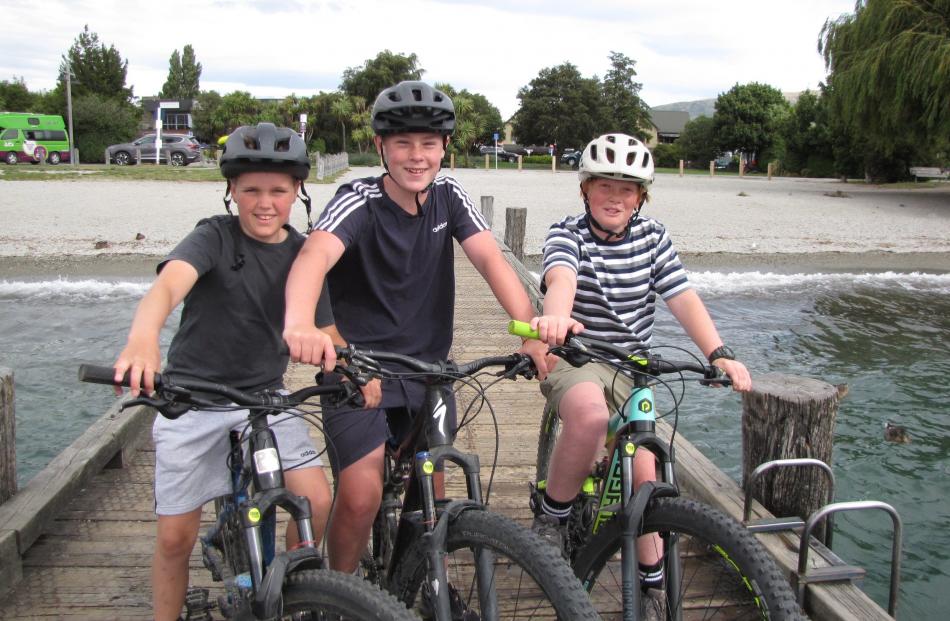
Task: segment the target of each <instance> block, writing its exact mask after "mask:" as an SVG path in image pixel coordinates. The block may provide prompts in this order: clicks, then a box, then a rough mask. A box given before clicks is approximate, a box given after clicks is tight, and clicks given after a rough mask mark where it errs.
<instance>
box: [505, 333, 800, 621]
mask: <svg viewBox="0 0 950 621" xmlns="http://www.w3.org/2000/svg"><path fill="white" fill-rule="evenodd" d="M509 331H510V332H512V333H513V334H517V335H518V336H522V337H525V338H538V335H537V333H536V332H534V331H532V330H531V329H530V326H528V324H525V323H523V322H512V324H511V325H510V326H509ZM551 353H552V354H555V355H557V356H559V357H561V358H563V359H564V360H565V361H566V362H567V363H569V364H571V365H573V366H576V367H579V366H582V365H584V364H589V363H600V364H606V365H609V366H610V367H612V368H613V369H615V371H616V374H617V377H618V378H620V377H621V376H624V377H626V378H629V380H630V381H632V388H631V390H630V395H629V397H628V398H627V400H626V401H625V402H624V403H623V404H622V405H621V406H620V407H619V408H618V409H617V411H615V412H613V413H612V414H611V417H610V421H609V424H608V431H607V447H608V454H607V456H605V457H603V459H602V460H600V461H598V462H597V463H596V464H594V465H593V468H592V470H591V473H590V475H589V476H588V477H587V479H586V481H585V483H584V485H583V487H582V490H581V493H580V494H578V496H577V497H576V499H575V501H574V504H573V506H572V508H571V515H570V518H569V520H568V525H567V533H566V539H567V542H566V550H565V553H566V555H567V557H568V558H569V559H570V562H571V566H572V567H573V568H574V573H575V574H576V575H577V577H578V578H579V579H580V580H581V582H582V583H583V584H584V587H585V588H586V589H587V590H588V592H589V593H590V596H591V600H592V602H593V603H594V605H595V606H596V608H597V610H598V612H600V614H601V615H603V616H604V618H608V619H609V618H623V619H637V618H638V617H639V614H640V596H641V590H640V584H639V578H638V574H637V545H636V544H637V538H638V537H640V536H642V535H649V534H652V533H655V534H657V535H658V536H659V541H660V542H661V545H662V549H661V550H660V551H659V552H660V557H661V559H662V563H663V570H664V576H665V585H664V588H665V594H664V596H665V609H666V614H667V618H668V619H676V620H678V619H707V618H716V617H718V618H724V619H747V618H748V619H796V620H797V619H804V618H805V617H804V616H803V614H802V612H801V610H800V608H799V607H798V604H797V603H796V600H795V595H794V593H793V592H792V590H791V586H790V585H789V583H788V581H787V580H786V579H785V577H784V576H783V574H782V573H781V571H780V570H779V569H778V567H777V566H776V565H775V562H774V561H773V560H772V559H771V557H770V556H769V555H768V553H767V552H766V550H765V549H764V548H763V547H762V545H761V544H760V543H759V542H758V540H756V539H755V537H754V536H752V535H751V534H750V533H749V532H748V531H747V530H746V529H745V528H744V527H743V526H742V524H740V523H739V522H738V521H736V520H734V519H733V518H731V517H729V516H727V515H725V514H724V513H722V512H720V511H719V510H717V509H714V508H713V507H710V506H708V505H705V504H702V503H699V502H696V501H694V500H691V499H687V498H682V497H680V496H679V489H678V487H677V484H676V478H675V472H674V462H675V457H674V452H673V442H672V439H671V440H670V442H669V443H668V444H667V443H666V442H664V441H663V440H662V439H661V438H660V437H658V436H657V434H656V409H655V402H654V394H653V386H654V385H656V386H660V387H662V388H663V389H665V390H667V391H669V393H670V394H671V395H672V398H673V401H674V404H675V405H674V407H673V409H672V412H673V413H674V414H675V413H676V412H677V406H678V404H679V402H680V401H681V399H682V396H683V394H682V388H683V386H684V384H683V383H684V382H685V381H686V378H685V377H684V375H683V374H684V373H687V372H689V373H695V374H697V375H698V376H699V381H700V383H702V384H706V385H709V384H721V385H726V384H728V383H729V379H728V378H726V377H725V376H723V375H722V373H721V371H719V369H718V368H717V367H714V366H711V365H707V364H704V363H703V362H701V361H699V360H698V359H694V360H691V361H686V362H678V361H673V360H666V359H664V358H662V357H661V356H659V355H656V354H652V353H649V352H638V351H629V350H627V349H624V348H620V347H617V346H614V345H613V344H611V343H609V342H606V341H603V340H599V339H595V338H592V337H587V336H583V335H581V336H577V335H571V336H569V337H568V338H567V339H566V341H565V343H564V345H562V346H556V347H552V348H551ZM662 375H676V376H677V379H676V380H675V382H676V383H678V384H679V386H680V388H681V391H680V392H679V394H677V392H676V391H675V390H674V386H673V383H672V382H671V381H668V380H664V379H661V376H662ZM674 421H675V416H674ZM559 423H560V421H559V418H558V415H557V412H556V411H553V410H552V409H551V408H545V412H544V415H543V419H542V423H541V432H540V436H539V439H538V458H537V472H536V484H535V487H534V489H533V490H532V495H533V496H534V499H533V502H534V503H535V504H536V503H537V502H538V501H539V495H540V493H541V490H543V489H544V487H545V483H546V481H545V479H546V477H547V471H548V464H549V462H550V459H551V455H552V453H553V451H554V445H555V442H556V440H557V438H558V433H559V430H560V424H559ZM673 433H674V435H675V422H674V431H673ZM640 448H646V449H649V450H650V451H651V452H652V453H653V454H654V455H655V456H656V458H657V461H658V464H659V468H658V471H659V472H658V481H656V482H650V483H645V484H643V485H641V486H640V488H639V489H638V490H637V491H636V492H634V490H633V460H634V455H635V453H636V451H637V450H639V449H640Z"/></svg>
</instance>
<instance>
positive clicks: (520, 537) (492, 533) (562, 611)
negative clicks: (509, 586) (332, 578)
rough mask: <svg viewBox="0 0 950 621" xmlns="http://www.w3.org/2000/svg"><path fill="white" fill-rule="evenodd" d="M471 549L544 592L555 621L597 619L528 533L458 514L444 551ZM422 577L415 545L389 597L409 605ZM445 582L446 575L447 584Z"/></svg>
mask: <svg viewBox="0 0 950 621" xmlns="http://www.w3.org/2000/svg"><path fill="white" fill-rule="evenodd" d="M472 545H474V546H476V547H485V548H488V549H490V550H492V551H494V552H497V553H499V554H503V555H504V556H506V557H507V558H508V559H510V560H511V561H512V562H513V563H515V564H516V565H518V566H519V567H520V568H521V569H522V570H523V571H525V572H526V573H527V574H528V575H529V576H530V577H531V579H532V580H533V581H534V582H535V583H536V584H537V585H538V586H539V587H540V588H541V590H542V591H543V592H544V595H545V597H546V598H547V600H548V601H549V602H550V604H551V606H553V608H554V611H556V613H557V618H559V619H565V620H568V619H569V620H572V621H573V620H577V619H600V616H599V615H597V613H596V611H594V609H593V607H592V606H591V604H590V600H589V599H588V597H587V593H586V592H585V591H584V589H583V587H582V586H581V584H580V583H579V582H578V581H577V578H575V577H574V575H573V573H572V572H571V569H570V567H569V566H568V565H567V563H566V562H564V560H563V559H562V558H561V556H560V554H558V552H557V551H556V550H555V549H554V548H553V547H552V546H551V545H550V544H549V543H547V542H545V541H543V540H542V539H540V538H538V536H537V535H535V534H534V533H533V532H531V531H530V530H529V529H527V528H524V527H522V526H519V525H518V524H516V523H515V522H513V521H512V520H510V519H509V518H507V517H505V516H503V515H500V514H497V513H491V512H489V511H485V510H477V509H475V510H467V511H463V512H462V513H460V514H459V515H458V516H457V517H456V518H455V519H454V521H453V522H452V523H451V524H450V525H449V529H448V537H447V542H446V547H447V551H448V552H451V551H454V550H458V549H461V548H467V547H470V546H472ZM425 573H426V554H425V544H424V542H423V541H421V540H417V541H416V542H415V543H414V544H413V546H412V547H411V548H410V549H409V550H408V551H407V553H406V554H405V556H404V557H403V558H402V559H400V561H399V565H398V567H396V571H395V573H394V575H393V581H392V587H393V590H394V593H395V594H396V596H397V597H398V598H399V599H400V600H401V601H402V602H404V603H405V604H406V605H407V606H409V607H412V606H413V604H414V603H415V600H416V597H417V595H418V593H419V590H420V586H421V585H422V581H423V580H424V579H425ZM451 578H452V575H451V573H450V575H449V579H450V582H451Z"/></svg>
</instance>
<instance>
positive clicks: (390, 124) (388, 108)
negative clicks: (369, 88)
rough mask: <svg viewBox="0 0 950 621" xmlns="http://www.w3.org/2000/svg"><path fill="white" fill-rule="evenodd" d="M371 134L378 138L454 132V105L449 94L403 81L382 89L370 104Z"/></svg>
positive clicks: (425, 85)
mask: <svg viewBox="0 0 950 621" xmlns="http://www.w3.org/2000/svg"><path fill="white" fill-rule="evenodd" d="M372 118H373V121H372V123H373V131H374V132H376V134H378V135H380V136H386V135H388V134H400V133H403V132H436V133H439V134H441V135H443V136H451V135H452V132H453V131H455V106H454V105H453V104H452V100H451V99H450V98H449V96H448V95H446V94H445V93H443V92H442V91H438V90H436V89H434V88H432V87H431V86H429V85H428V84H426V83H425V82H419V81H416V80H406V81H405V82H400V83H399V84H397V85H395V86H390V87H389V88H387V89H384V90H383V92H381V93H380V94H379V97H377V98H376V103H374V104H373V113H372Z"/></svg>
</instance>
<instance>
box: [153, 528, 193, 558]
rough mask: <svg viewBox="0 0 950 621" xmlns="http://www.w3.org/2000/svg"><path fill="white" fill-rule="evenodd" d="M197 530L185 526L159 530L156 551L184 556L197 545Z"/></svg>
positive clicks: (165, 554)
mask: <svg viewBox="0 0 950 621" xmlns="http://www.w3.org/2000/svg"><path fill="white" fill-rule="evenodd" d="M197 538H198V533H197V532H192V531H191V530H190V529H184V528H165V529H162V530H160V531H159V533H158V536H157V537H156V539H155V549H156V552H157V553H159V554H161V555H162V556H183V555H188V554H191V550H192V548H194V547H195V540H196V539H197Z"/></svg>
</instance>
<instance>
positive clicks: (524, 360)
mask: <svg viewBox="0 0 950 621" xmlns="http://www.w3.org/2000/svg"><path fill="white" fill-rule="evenodd" d="M519 357H520V358H521V359H520V360H519V361H518V362H516V363H514V364H512V365H511V366H510V367H508V368H506V369H504V370H502V371H499V372H498V373H495V377H504V378H505V379H515V378H516V377H517V376H519V375H520V376H522V377H524V378H525V379H534V378H535V376H536V375H537V374H538V370H537V369H536V368H535V366H534V362H533V361H532V360H531V357H530V356H527V355H524V354H521V355H520V356H519Z"/></svg>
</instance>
